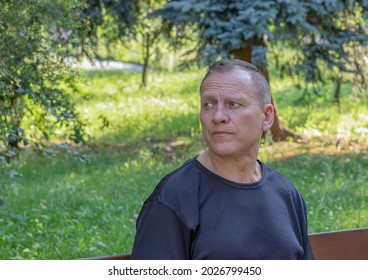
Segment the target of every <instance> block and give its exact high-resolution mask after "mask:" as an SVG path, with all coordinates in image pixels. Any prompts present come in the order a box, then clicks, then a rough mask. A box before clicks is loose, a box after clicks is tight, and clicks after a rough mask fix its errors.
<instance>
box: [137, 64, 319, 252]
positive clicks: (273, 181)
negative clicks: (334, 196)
mask: <svg viewBox="0 0 368 280" xmlns="http://www.w3.org/2000/svg"><path fill="white" fill-rule="evenodd" d="M200 98H201V109H200V120H201V124H202V130H203V135H204V139H205V141H206V143H207V146H208V148H207V149H206V150H205V151H204V152H202V153H201V154H199V155H198V156H196V157H195V158H193V159H190V160H188V161H187V162H186V163H184V165H183V166H181V167H180V168H178V169H177V170H175V171H173V172H172V173H170V174H168V175H167V176H166V177H165V178H163V179H162V180H161V182H160V183H159V184H158V185H157V187H156V189H155V191H154V192H153V193H152V194H151V196H150V197H149V198H148V199H147V200H146V201H145V203H144V205H143V207H142V210H141V212H140V215H139V217H138V220H137V233H136V237H135V241H134V246H133V250H132V258H133V259H313V252H312V249H311V246H310V243H309V240H308V232H307V216H306V206H305V203H304V201H303V198H302V197H301V195H300V194H299V192H298V191H297V190H296V188H295V187H294V186H293V184H292V183H291V182H290V181H289V180H288V179H287V178H285V177H284V176H283V175H281V174H280V173H278V172H276V171H274V170H272V169H270V168H269V167H267V166H266V165H265V164H264V163H262V162H260V161H259V160H258V159H257V157H258V152H259V146H260V141H261V137H262V134H263V133H264V132H265V131H267V130H268V129H270V128H271V126H272V124H273V120H274V109H273V106H272V104H271V94H270V88H269V85H268V82H267V81H266V79H265V78H264V76H263V75H262V74H261V72H260V71H259V70H258V69H257V68H256V67H255V66H253V65H251V64H249V63H247V62H244V61H240V60H224V61H219V62H216V63H215V64H213V65H212V66H210V67H209V69H208V72H207V74H206V76H205V77H204V79H203V81H202V84H201V86H200Z"/></svg>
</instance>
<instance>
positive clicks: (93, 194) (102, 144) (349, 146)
mask: <svg viewBox="0 0 368 280" xmlns="http://www.w3.org/2000/svg"><path fill="white" fill-rule="evenodd" d="M83 75H84V77H85V82H84V83H81V85H80V86H81V87H82V89H83V90H82V95H81V96H74V98H75V100H76V102H77V104H78V110H79V111H80V113H81V116H82V117H83V118H84V119H85V120H86V121H87V122H88V127H87V129H88V132H89V133H90V134H91V136H93V140H92V142H91V143H90V145H89V146H87V147H85V148H83V149H81V152H84V153H85V154H86V155H87V156H88V158H89V160H88V161H87V162H86V163H82V162H80V161H78V160H76V159H75V158H74V157H73V156H72V155H60V156H57V157H40V156H38V155H35V154H34V153H33V152H32V151H30V150H25V151H24V153H23V154H22V157H21V158H20V159H19V160H18V161H17V166H18V168H19V172H20V174H22V176H21V177H18V178H16V179H13V180H11V179H9V178H8V177H4V176H2V177H0V190H1V193H0V194H1V195H0V199H2V201H3V202H2V203H1V204H0V259H75V258H86V257H92V256H99V255H111V254H117V253H123V252H129V251H130V250H131V246H132V242H133V238H134V231H135V219H136V217H137V215H138V212H139V210H140V207H141V204H142V202H143V201H144V199H146V198H147V196H148V195H149V194H150V193H151V192H152V190H153V188H154V187H155V185H156V184H157V182H158V181H159V180H160V179H161V178H162V177H163V176H164V175H165V174H167V173H168V172H169V171H171V170H173V169H174V168H176V167H177V166H179V165H181V164H182V163H183V162H184V161H185V160H186V159H187V158H188V157H191V156H194V155H195V154H197V153H199V152H200V151H201V150H202V149H203V147H204V146H203V142H202V140H201V136H200V126H199V121H198V109H199V99H198V86H199V83H200V79H201V76H202V75H203V73H200V72H187V73H185V72H184V73H152V75H151V79H152V80H151V81H150V85H149V87H148V88H146V89H142V88H140V87H139V81H140V75H139V74H135V73H127V72H121V71H105V72H87V73H84V74H83ZM274 83H275V85H274V86H273V88H274V92H275V97H276V99H277V101H278V108H279V110H280V117H281V119H282V120H283V122H284V123H286V124H287V125H288V126H289V127H290V128H292V129H293V130H295V131H297V132H298V133H300V134H308V135H312V133H311V132H314V134H313V135H314V136H315V135H321V136H322V138H313V139H311V140H309V142H302V143H294V142H283V143H266V144H263V147H262V149H261V153H260V159H261V160H263V161H265V162H266V163H267V164H269V165H270V166H271V167H273V168H275V169H277V170H279V171H280V172H282V173H284V174H285V175H286V176H287V177H289V178H290V179H291V180H292V181H293V182H294V183H295V185H296V186H297V187H298V189H299V190H300V191H301V193H302V194H303V196H304V198H305V200H306V202H307V205H308V211H309V230H310V232H320V231H327V230H337V229H348V228H358V227H366V226H367V225H368V210H367V209H368V205H367V201H368V199H367V198H368V184H367V182H368V175H367V172H366V170H367V168H368V153H367V144H366V140H365V139H367V138H366V137H367V135H366V131H367V129H368V117H367V116H368V109H367V108H368V106H367V104H364V102H361V101H359V100H352V99H350V98H349V95H348V91H349V87H348V86H346V88H344V90H345V91H346V93H345V94H344V96H343V100H342V101H343V102H342V103H341V105H340V107H337V106H336V104H333V103H332V102H329V101H328V98H327V97H326V96H324V97H323V98H315V99H314V100H313V101H312V102H310V103H309V104H308V105H306V104H303V103H300V102H298V98H299V97H300V96H301V94H302V93H301V92H300V91H298V90H295V89H294V88H293V87H292V86H291V85H290V84H288V82H287V81H275V82H274Z"/></svg>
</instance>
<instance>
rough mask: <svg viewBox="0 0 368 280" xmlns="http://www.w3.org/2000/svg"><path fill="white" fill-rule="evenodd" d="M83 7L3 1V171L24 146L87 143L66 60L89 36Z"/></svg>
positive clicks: (0, 63) (0, 152)
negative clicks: (50, 142) (54, 140)
mask: <svg viewBox="0 0 368 280" xmlns="http://www.w3.org/2000/svg"><path fill="white" fill-rule="evenodd" d="M82 8H83V5H82V4H80V3H79V1H76V0H75V1H67V0H57V1H53V2H52V3H51V2H50V1H46V0H25V1H22V5H19V1H15V0H6V1H1V2H0V34H1V36H0V112H1V116H0V141H1V144H0V167H4V166H7V165H9V163H10V160H11V158H13V157H14V156H16V155H17V154H18V152H19V151H20V148H21V147H22V146H27V145H30V146H32V147H33V148H35V149H37V150H39V151H43V152H46V150H47V149H48V147H47V146H45V145H44V142H45V141H48V140H49V139H50V137H51V136H54V137H56V138H57V139H59V141H61V143H72V142H73V143H80V142H83V141H84V138H83V137H84V124H83V123H82V122H81V121H80V119H79V117H78V113H77V112H76V110H75V108H74V104H73V102H72V98H71V94H70V93H71V92H72V93H73V94H75V93H77V88H76V87H75V86H74V84H75V79H76V75H75V73H74V72H73V71H72V70H71V69H70V67H68V65H67V64H66V61H65V58H66V57H67V56H68V55H69V51H68V46H70V45H71V44H72V45H73V44H74V45H77V44H78V43H79V42H80V40H82V39H81V38H83V37H84V30H85V22H84V21H83V19H82V18H81V16H80V11H81V9H82ZM69 49H70V48H69ZM59 143H60V142H59Z"/></svg>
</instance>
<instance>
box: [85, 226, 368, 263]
mask: <svg viewBox="0 0 368 280" xmlns="http://www.w3.org/2000/svg"><path fill="white" fill-rule="evenodd" d="M309 239H310V242H311V243H312V248H313V252H314V256H315V258H316V259H317V260H368V228H360V229H351V230H340V231H331V232H322V233H314V234H310V235H309ZM88 260H130V254H122V255H112V256H103V257H96V258H88Z"/></svg>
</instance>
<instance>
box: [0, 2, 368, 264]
mask: <svg viewBox="0 0 368 280" xmlns="http://www.w3.org/2000/svg"><path fill="white" fill-rule="evenodd" d="M166 2H168V3H166ZM202 2H203V3H201V1H180V0H178V1H119V0H115V1H101V0H94V1H88V3H87V2H84V1H80V2H79V1H63V0H58V1H46V0H42V1H41V0H38V1H36V0H27V1H24V5H23V6H22V8H21V9H19V7H17V4H16V3H17V1H13V0H10V1H5V2H2V3H1V4H0V112H1V117H0V137H1V142H0V259H2V260H19V259H22V260H31V259H36V260H48V259H57V260H68V259H81V258H94V257H98V256H109V255H117V254H124V253H130V252H131V250H132V246H133V240H134V235H135V229H136V228H135V227H136V219H137V217H138V214H139V211H140V208H141V206H142V203H143V201H144V200H145V199H146V198H147V197H148V196H149V195H150V194H151V193H152V191H153V190H154V188H155V186H156V185H157V183H158V182H159V181H160V179H161V178H162V177H163V176H165V175H166V174H168V173H169V172H171V171H172V170H174V169H176V168H177V167H179V166H180V165H182V164H183V163H184V162H185V161H186V160H187V159H188V158H191V157H194V156H195V155H197V154H199V153H200V152H201V151H202V150H203V149H204V148H205V142H204V140H203V136H202V129H201V125H200V122H199V118H198V116H199V109H200V99H199V87H200V83H201V80H202V78H203V76H204V74H205V71H206V69H207V66H208V65H209V64H210V63H211V62H213V61H215V60H218V59H220V58H239V59H241V60H246V61H249V62H252V63H254V64H255V65H256V66H257V67H258V68H259V69H260V70H261V71H262V72H263V73H264V75H265V76H266V77H267V79H268V81H269V83H270V87H271V90H272V97H273V103H274V105H275V108H276V109H277V111H276V112H277V122H276V125H274V127H273V129H272V130H271V131H270V132H268V133H266V134H265V135H264V136H263V138H262V140H261V147H260V154H259V159H260V160H261V161H262V162H265V163H266V164H267V165H268V166H270V167H272V168H274V169H275V170H277V171H279V172H281V173H282V174H284V175H285V176H287V177H288V178H289V179H290V180H291V181H292V182H293V183H294V184H295V186H296V187H297V189H298V190H299V192H300V193H301V194H302V195H303V197H304V199H305V201H306V204H307V209H308V212H307V214H308V232H309V233H310V234H314V233H321V232H330V231H339V230H353V229H359V228H366V227H367V226H368V173H367V169H368V141H367V139H368V89H367V83H368V82H367V81H368V80H367V79H368V60H367V57H368V49H367V42H368V30H367V23H368V18H367V17H368V6H367V4H366V1H339V0H335V1H329V2H331V3H334V5H332V4H331V5H327V4H326V5H324V4H320V2H321V1H277V0H274V1H255V2H257V3H258V4H257V3H253V4H249V2H252V1H237V4H228V3H227V2H228V1H220V0H217V1H212V2H213V3H214V4H213V5H211V6H209V5H206V4H205V3H206V2H208V1H202ZM307 2H308V3H309V2H310V3H309V4H308V3H307ZM285 3H289V4H285ZM88 5H90V6H88ZM117 11H119V12H117ZM70 57H73V58H75V61H79V62H82V61H90V62H91V64H90V65H91V67H88V69H86V67H82V66H81V64H78V63H75V64H73V65H71V64H70V63H69V62H68V61H70V60H69V59H70ZM93 61H95V63H93ZM96 61H111V62H114V63H115V62H116V64H113V65H114V67H113V69H111V67H108V65H106V66H105V67H104V66H103V64H100V66H99V65H96ZM117 62H120V63H124V65H125V66H126V65H131V66H132V67H120V66H119V65H121V64H119V63H117ZM110 65H112V64H110Z"/></svg>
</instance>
